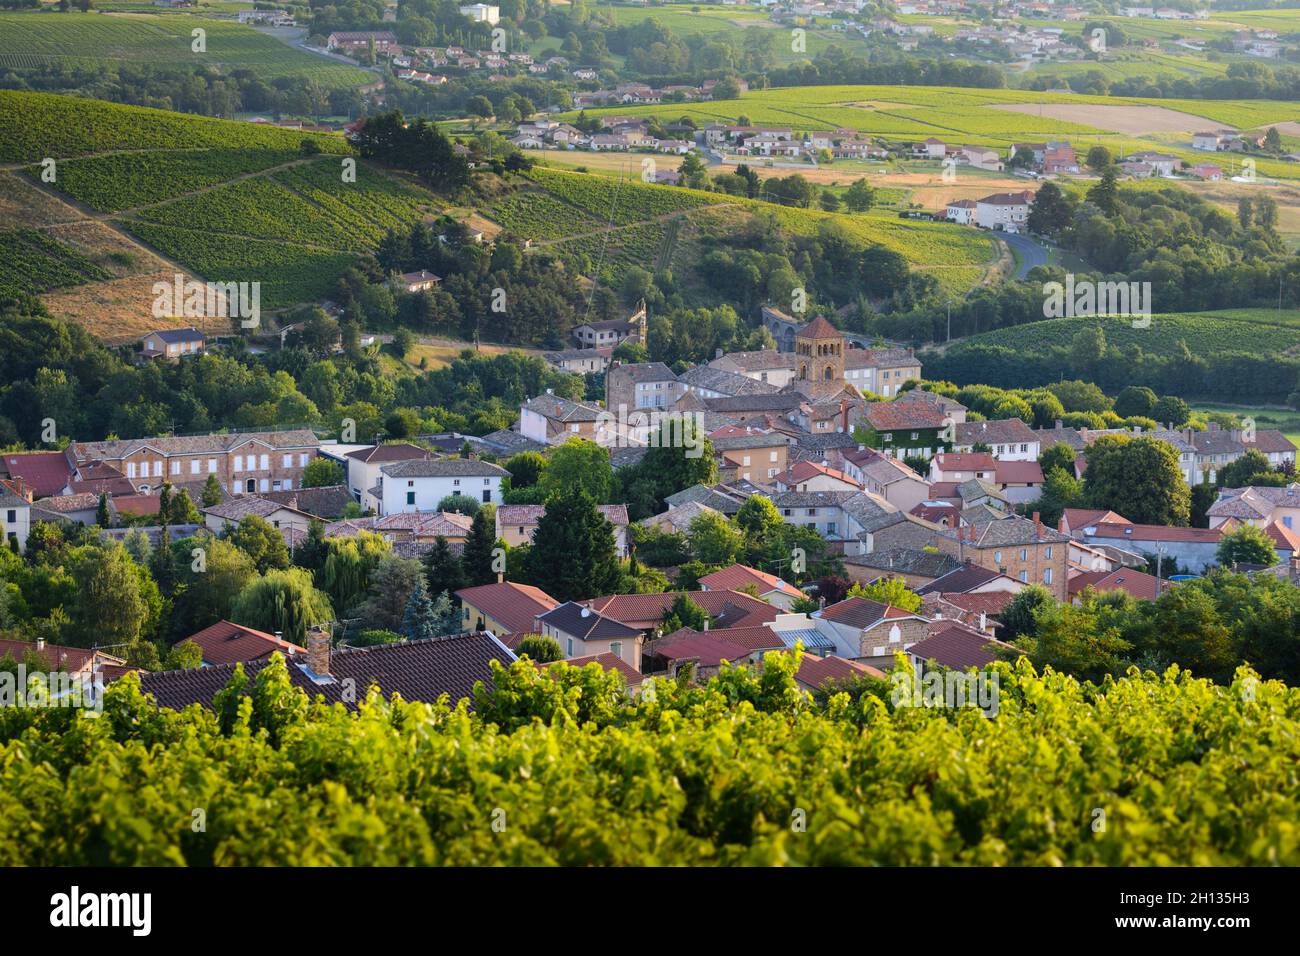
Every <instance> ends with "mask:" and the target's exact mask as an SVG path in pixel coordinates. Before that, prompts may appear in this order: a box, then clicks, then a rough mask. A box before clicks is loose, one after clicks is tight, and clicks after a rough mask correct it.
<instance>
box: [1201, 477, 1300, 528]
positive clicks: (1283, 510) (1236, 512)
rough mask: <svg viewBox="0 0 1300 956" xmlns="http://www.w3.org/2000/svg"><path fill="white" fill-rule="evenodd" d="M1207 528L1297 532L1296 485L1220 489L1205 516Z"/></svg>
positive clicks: (1299, 502)
mask: <svg viewBox="0 0 1300 956" xmlns="http://www.w3.org/2000/svg"><path fill="white" fill-rule="evenodd" d="M1205 514H1206V517H1208V518H1209V524H1210V527H1211V528H1219V527H1223V526H1224V525H1225V524H1227V523H1229V522H1240V523H1241V524H1249V525H1254V526H1255V527H1256V528H1267V527H1268V526H1269V525H1273V524H1280V525H1281V526H1282V527H1284V528H1287V529H1288V530H1291V529H1294V530H1298V531H1300V484H1297V483H1296V482H1291V483H1290V484H1289V485H1286V486H1285V487H1283V488H1273V487H1247V488H1221V489H1220V490H1219V497H1218V499H1217V500H1216V501H1215V502H1214V504H1212V505H1210V507H1209V508H1208V509H1207V510H1206V512H1205Z"/></svg>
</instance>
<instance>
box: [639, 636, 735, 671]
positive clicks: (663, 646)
mask: <svg viewBox="0 0 1300 956" xmlns="http://www.w3.org/2000/svg"><path fill="white" fill-rule="evenodd" d="M681 633H682V632H681V631H676V632H674V634H673V635H672V636H670V637H669V638H664V639H663V640H661V641H659V642H658V643H657V644H656V645H655V649H654V651H653V652H652V654H651V656H652V657H663V658H666V659H667V660H670V661H679V660H682V659H684V658H689V657H695V658H699V663H700V666H701V667H717V666H718V665H719V664H720V663H722V662H723V661H724V660H725V661H739V660H743V659H744V658H746V657H747V656H749V654H750V653H751V651H750V650H749V649H748V648H745V647H741V646H740V645H739V644H733V643H731V642H730V641H728V640H727V639H726V638H725V637H722V636H720V635H719V634H718V632H715V631H708V632H705V633H699V632H692V633H690V634H687V635H684V636H682V637H676V635H677V634H681ZM723 633H725V632H723Z"/></svg>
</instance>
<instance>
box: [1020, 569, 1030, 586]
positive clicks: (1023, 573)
mask: <svg viewBox="0 0 1300 956" xmlns="http://www.w3.org/2000/svg"><path fill="white" fill-rule="evenodd" d="M1018 576H1019V578H1020V580H1022V581H1024V582H1025V583H1026V584H1028V583H1029V572H1028V571H1021V572H1020V574H1019V575H1018Z"/></svg>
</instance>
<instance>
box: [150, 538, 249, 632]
mask: <svg viewBox="0 0 1300 956" xmlns="http://www.w3.org/2000/svg"><path fill="white" fill-rule="evenodd" d="M159 550H160V551H162V550H164V549H161V548H160V549H159ZM196 550H198V551H199V552H200V555H201V557H202V561H201V562H199V561H197V560H196V557H197V556H196V555H195V554H194V552H195V551H196ZM169 557H170V558H171V561H172V563H173V565H174V566H175V567H177V568H180V569H181V571H180V574H179V575H178V578H177V588H176V595H175V597H174V598H173V606H172V615H171V633H172V635H173V636H175V637H185V636H188V635H190V634H193V633H195V632H196V631H199V630H202V629H203V628H205V627H207V626H208V625H210V624H213V623H214V622H216V621H220V620H222V619H228V618H229V617H230V614H231V609H232V607H233V606H234V603H235V599H236V598H238V597H239V595H240V593H242V592H243V590H244V588H246V587H247V586H248V585H249V583H250V582H251V581H253V580H254V579H255V578H256V577H257V568H256V567H254V566H253V559H252V558H250V557H249V556H248V555H247V554H245V553H244V552H243V551H242V550H240V549H239V548H237V547H235V546H234V545H233V544H232V543H231V542H229V541H223V540H222V539H220V538H217V537H214V536H213V535H212V534H211V533H208V532H200V533H199V534H197V535H195V536H194V537H192V538H185V539H183V540H181V541H178V542H176V544H175V545H174V546H173V547H172V552H171V554H170V555H169Z"/></svg>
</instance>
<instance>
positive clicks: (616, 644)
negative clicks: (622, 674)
mask: <svg viewBox="0 0 1300 956" xmlns="http://www.w3.org/2000/svg"><path fill="white" fill-rule="evenodd" d="M609 652H610V653H611V654H613V655H614V656H615V657H622V656H623V642H622V641H610V642H609Z"/></svg>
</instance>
